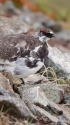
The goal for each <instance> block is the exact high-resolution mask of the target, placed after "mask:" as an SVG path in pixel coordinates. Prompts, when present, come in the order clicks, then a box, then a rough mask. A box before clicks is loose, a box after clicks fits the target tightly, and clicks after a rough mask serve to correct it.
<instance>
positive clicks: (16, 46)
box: [0, 28, 54, 78]
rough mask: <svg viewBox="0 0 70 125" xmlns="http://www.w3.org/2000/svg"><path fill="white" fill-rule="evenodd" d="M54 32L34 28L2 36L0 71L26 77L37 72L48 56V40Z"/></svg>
mask: <svg viewBox="0 0 70 125" xmlns="http://www.w3.org/2000/svg"><path fill="white" fill-rule="evenodd" d="M52 37H54V33H53V31H52V30H51V29H48V28H47V29H45V28H40V29H34V30H33V29H32V30H30V31H29V32H27V33H21V34H12V35H7V36H4V37H1V38H0V71H4V72H9V73H11V74H12V75H13V76H14V77H18V78H24V77H27V76H28V75H31V74H34V73H36V72H37V71H38V70H39V69H41V68H42V67H43V65H44V58H45V57H47V56H48V46H47V42H48V40H50V39H51V38H52Z"/></svg>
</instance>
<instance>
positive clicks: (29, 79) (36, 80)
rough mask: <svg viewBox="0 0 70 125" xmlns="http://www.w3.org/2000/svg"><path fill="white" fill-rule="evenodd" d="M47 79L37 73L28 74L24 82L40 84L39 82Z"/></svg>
mask: <svg viewBox="0 0 70 125" xmlns="http://www.w3.org/2000/svg"><path fill="white" fill-rule="evenodd" d="M44 81H47V79H46V78H45V77H44V76H42V75H39V74H33V75H29V76H28V77H26V78H24V82H25V84H34V85H35V84H39V83H40V84H41V82H44Z"/></svg>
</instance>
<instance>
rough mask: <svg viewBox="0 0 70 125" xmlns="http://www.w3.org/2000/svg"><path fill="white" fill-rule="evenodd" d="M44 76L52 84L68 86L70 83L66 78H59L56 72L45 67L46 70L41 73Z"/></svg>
mask: <svg viewBox="0 0 70 125" xmlns="http://www.w3.org/2000/svg"><path fill="white" fill-rule="evenodd" d="M40 74H41V75H42V76H45V77H46V79H47V81H48V82H50V83H57V84H67V83H68V82H69V81H68V80H67V79H65V78H64V77H58V75H57V73H56V71H55V70H54V69H53V68H51V67H47V68H46V67H45V65H44V70H43V71H41V72H40Z"/></svg>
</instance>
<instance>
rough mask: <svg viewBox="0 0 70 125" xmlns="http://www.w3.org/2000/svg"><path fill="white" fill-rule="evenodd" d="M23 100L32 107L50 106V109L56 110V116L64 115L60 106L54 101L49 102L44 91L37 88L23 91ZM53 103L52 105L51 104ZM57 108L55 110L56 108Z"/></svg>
mask: <svg viewBox="0 0 70 125" xmlns="http://www.w3.org/2000/svg"><path fill="white" fill-rule="evenodd" d="M21 94H22V99H23V100H24V101H25V103H26V104H27V105H28V106H30V105H32V104H35V105H38V106H39V107H42V108H45V109H46V108H47V107H48V106H50V109H52V110H54V112H55V113H56V114H60V113H62V111H61V110H60V108H59V107H58V105H56V104H55V103H53V102H52V101H50V100H48V99H47V98H46V96H45V94H44V92H43V91H42V89H41V88H40V87H39V86H37V87H33V88H29V89H27V90H24V91H22V93H21ZM50 102H51V103H50ZM54 106H55V107H56V108H55V107H54Z"/></svg>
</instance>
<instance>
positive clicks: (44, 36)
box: [34, 28, 54, 43]
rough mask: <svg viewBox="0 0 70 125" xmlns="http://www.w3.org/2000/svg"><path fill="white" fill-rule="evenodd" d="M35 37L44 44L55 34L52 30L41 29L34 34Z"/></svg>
mask: <svg viewBox="0 0 70 125" xmlns="http://www.w3.org/2000/svg"><path fill="white" fill-rule="evenodd" d="M34 36H35V37H37V38H39V40H40V41H41V42H43V43H44V42H48V40H50V39H51V38H52V37H54V33H53V31H52V30H51V29H48V28H47V29H44V28H40V29H38V30H37V31H36V32H35V33H34Z"/></svg>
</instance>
